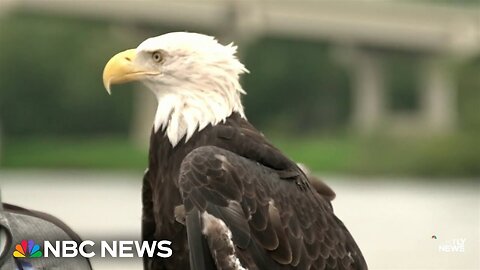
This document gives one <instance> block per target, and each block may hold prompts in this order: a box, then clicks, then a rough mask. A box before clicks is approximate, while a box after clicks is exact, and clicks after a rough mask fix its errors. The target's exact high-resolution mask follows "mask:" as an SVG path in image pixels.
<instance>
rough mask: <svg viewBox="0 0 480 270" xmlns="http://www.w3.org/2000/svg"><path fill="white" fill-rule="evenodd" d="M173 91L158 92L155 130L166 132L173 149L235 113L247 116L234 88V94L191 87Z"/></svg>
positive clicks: (238, 94) (238, 92) (238, 93)
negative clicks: (192, 88)
mask: <svg viewBox="0 0 480 270" xmlns="http://www.w3.org/2000/svg"><path fill="white" fill-rule="evenodd" d="M232 86H234V85H232ZM237 86H239V84H237ZM169 90H170V91H168V90H167V91H162V92H161V93H156V96H157V100H158V108H157V112H156V115H155V122H154V130H155V132H158V131H159V130H161V131H164V132H165V136H167V137H168V140H169V141H170V143H171V144H172V146H173V147H175V146H176V145H177V144H178V143H179V142H180V141H181V140H182V139H183V138H184V137H185V142H187V141H188V140H189V139H190V138H191V137H192V136H193V134H194V133H195V132H198V131H201V130H203V129H204V128H205V127H206V126H208V125H212V126H214V125H217V124H218V123H220V122H224V121H225V120H226V118H227V117H228V116H230V115H231V114H232V113H234V112H237V113H239V114H240V115H241V116H242V117H245V114H244V112H243V106H242V103H241V98H240V93H241V92H240V91H238V90H236V89H235V90H234V91H232V90H231V89H230V91H219V90H208V91H207V90H205V91H201V90H198V89H197V90H190V89H188V88H186V89H182V88H177V89H169ZM224 90H226V89H224ZM240 90H241V88H240ZM241 91H243V90H241Z"/></svg>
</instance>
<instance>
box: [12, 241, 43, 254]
mask: <svg viewBox="0 0 480 270" xmlns="http://www.w3.org/2000/svg"><path fill="white" fill-rule="evenodd" d="M42 256H43V253H42V251H41V250H40V246H39V245H37V244H35V241H33V240H28V241H27V240H22V242H21V243H20V244H18V245H16V246H15V251H14V252H13V257H15V258H40V257H42Z"/></svg>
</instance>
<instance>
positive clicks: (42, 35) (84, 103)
mask: <svg viewBox="0 0 480 270" xmlns="http://www.w3.org/2000/svg"><path fill="white" fill-rule="evenodd" d="M0 25H1V26H0V44H1V50H0V118H1V119H2V124H3V129H4V132H5V133H6V135H7V136H38V135H78V134H80V135H81V134H94V133H119V132H126V130H127V129H128V124H129V121H130V120H129V119H130V113H131V107H132V104H131V102H130V96H131V91H118V92H119V93H118V94H119V95H121V97H120V98H115V99H109V100H107V97H108V95H107V94H106V92H105V91H104V89H103V86H102V78H101V76H102V69H103V66H104V64H105V61H107V60H108V59H109V57H111V56H112V53H113V52H115V51H119V50H120V49H123V48H125V47H127V46H132V44H125V43H126V42H125V40H121V39H118V38H116V37H115V36H114V35H112V34H111V32H110V31H109V30H108V26H107V25H103V24H100V23H95V22H90V23H88V22H87V23H85V22H82V23H80V22H77V21H71V20H61V19H59V18H57V19H53V18H43V17H33V16H27V15H18V16H15V17H3V18H2V19H1V22H0ZM115 94H116V95H117V93H115Z"/></svg>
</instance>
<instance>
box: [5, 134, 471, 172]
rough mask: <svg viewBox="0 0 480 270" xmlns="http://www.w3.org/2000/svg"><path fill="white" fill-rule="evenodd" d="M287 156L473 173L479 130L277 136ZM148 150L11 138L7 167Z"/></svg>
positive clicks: (109, 158) (82, 163) (327, 166)
mask: <svg viewBox="0 0 480 270" xmlns="http://www.w3.org/2000/svg"><path fill="white" fill-rule="evenodd" d="M272 141H273V142H274V143H275V145H277V146H278V147H279V148H280V149H281V150H282V151H284V152H285V153H286V154H287V155H288V156H289V157H291V158H292V159H294V160H295V161H297V162H302V163H305V164H307V165H308V166H309V167H311V169H312V170H314V171H317V172H320V173H346V174H359V175H406V176H427V177H447V176H455V177H475V176H479V175H480V144H478V142H477V139H476V137H475V136H467V135H457V136H453V137H443V138H429V139H416V140H412V139H409V140H405V139H385V138H370V139H358V138H357V139H355V138H349V137H304V138H298V137H295V138H288V137H275V138H272ZM146 164H147V150H146V149H141V148H138V147H135V146H134V145H132V144H131V143H130V142H129V140H128V139H127V138H119V137H112V138H110V137H106V138H84V139H78V138H77V139H73V138H45V139H9V140H7V141H6V142H5V143H4V147H3V153H2V159H1V166H2V167H3V168H22V169H23V168H48V169H60V168H66V169H123V170H125V169H127V170H128V169H143V168H145V166H146Z"/></svg>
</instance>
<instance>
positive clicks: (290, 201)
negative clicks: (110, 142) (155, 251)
mask: <svg viewBox="0 0 480 270" xmlns="http://www.w3.org/2000/svg"><path fill="white" fill-rule="evenodd" d="M236 50H237V48H236V46H234V45H233V44H229V45H226V46H224V45H222V44H220V43H219V42H218V41H217V40H216V39H215V38H213V37H210V36H206V35H203V34H196V33H186V32H175V33H168V34H164V35H161V36H158V37H153V38H149V39H147V40H145V41H144V42H142V43H141V44H140V45H139V46H138V47H137V48H136V49H130V50H126V51H123V52H121V53H118V54H117V55H115V56H114V57H112V58H111V59H110V60H109V61H108V63H107V64H106V66H105V69H104V73H103V82H104V86H105V88H106V90H107V91H108V92H109V93H110V86H111V85H113V84H119V83H125V82H130V81H141V82H142V83H143V84H145V85H146V87H147V88H148V89H150V90H151V91H152V92H153V94H154V95H155V97H156V99H157V101H158V109H157V112H156V115H155V120H154V123H153V130H152V134H151V139H150V151H149V164H148V169H147V171H146V173H145V176H144V178H143V188H142V203H143V210H142V212H143V213H142V238H143V240H146V241H154V240H163V239H167V240H170V241H171V242H172V246H171V247H172V250H173V255H172V257H170V258H169V259H160V258H145V259H144V267H145V269H250V270H254V269H259V270H263V269H366V268H367V266H366V263H365V260H364V258H363V256H362V253H361V251H360V249H359V248H358V246H357V245H356V243H355V241H354V239H353V237H352V236H351V235H350V233H349V232H348V230H347V229H346V228H345V226H344V224H343V223H342V222H341V221H340V220H339V219H338V218H337V217H336V216H335V215H334V213H333V209H332V205H331V203H330V200H331V199H332V197H333V195H334V193H333V192H332V191H331V190H330V189H329V188H328V186H326V185H325V184H323V183H321V182H317V181H313V180H312V179H309V176H308V173H307V172H306V171H305V170H302V169H301V168H300V167H299V165H298V164H296V163H295V162H293V161H292V160H290V159H289V158H287V157H286V156H285V155H284V154H282V152H281V151H280V150H278V149H277V148H275V146H273V145H272V144H271V143H269V142H268V141H267V139H266V138H265V137H264V135H263V134H262V133H260V132H259V131H258V130H257V129H255V127H253V126H252V125H251V124H250V123H249V122H248V121H247V119H246V117H245V113H244V109H243V106H242V102H241V96H242V94H245V91H244V89H243V88H242V86H241V84H240V83H239V76H240V75H241V74H242V73H246V72H248V71H247V69H246V68H245V66H244V65H243V64H242V63H240V61H239V60H238V59H237V57H236V56H235V54H236Z"/></svg>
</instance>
